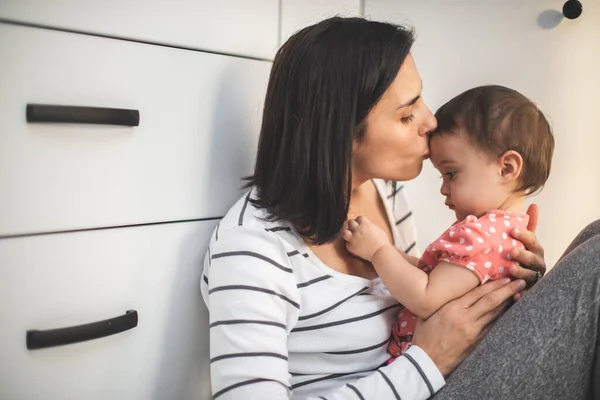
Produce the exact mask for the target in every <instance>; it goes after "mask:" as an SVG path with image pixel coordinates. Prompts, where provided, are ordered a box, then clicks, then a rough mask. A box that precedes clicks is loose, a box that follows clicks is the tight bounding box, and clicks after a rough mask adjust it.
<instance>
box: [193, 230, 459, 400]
mask: <svg viewBox="0 0 600 400" xmlns="http://www.w3.org/2000/svg"><path fill="white" fill-rule="evenodd" d="M202 292H203V296H204V299H205V302H206V304H207V306H208V309H209V315H210V359H211V361H210V362H211V382H212V385H211V389H212V395H213V398H214V399H219V400H224V399H240V398H243V399H245V400H253V399H261V400H262V399H289V398H290V397H291V395H292V390H293V388H292V387H291V381H290V374H289V372H288V357H289V354H288V349H287V340H288V334H289V332H290V331H291V329H292V328H293V327H294V326H295V324H296V322H297V320H298V315H299V307H301V298H300V297H299V292H298V288H297V282H296V281H295V278H294V274H293V271H292V265H291V264H290V262H289V259H288V256H287V253H286V250H285V248H284V247H283V245H282V244H281V242H279V239H278V238H277V237H276V236H275V235H273V234H271V233H269V232H265V231H264V230H262V231H261V230H260V229H249V228H246V227H243V226H242V227H235V228H229V229H226V230H221V231H220V232H219V239H218V240H216V238H215V237H213V239H212V241H211V243H210V246H209V254H207V257H206V259H205V272H204V276H203V278H202ZM423 343H427V341H423ZM453 351H456V350H454V349H453ZM340 368H343V366H341V365H340ZM314 369H315V370H316V371H318V370H319V366H315V367H314ZM443 385H444V378H443V377H442V375H441V373H440V372H439V371H438V369H437V367H436V365H435V364H434V362H433V361H432V360H431V359H430V358H429V357H428V356H427V354H426V353H425V352H424V351H423V350H421V349H420V348H419V347H418V346H413V347H412V348H410V349H409V350H408V351H407V352H406V353H405V355H403V356H402V357H400V358H398V359H397V360H396V361H395V362H394V363H392V364H391V365H388V366H385V367H383V368H380V369H379V370H377V371H374V372H373V373H372V374H370V375H369V376H367V377H365V378H362V379H360V380H358V381H357V382H355V383H353V384H352V385H345V386H343V387H341V388H340V389H338V390H336V391H334V392H330V393H323V394H321V396H322V397H321V398H323V397H325V398H327V399H328V400H335V399H338V400H356V399H357V398H360V397H359V396H358V395H357V393H360V396H362V397H364V398H365V399H369V398H397V396H400V397H401V398H402V399H426V398H428V397H430V396H431V395H432V394H433V393H435V392H437V391H438V390H439V389H440V388H441V387H442V386H443ZM317 398H318V396H317ZM317 398H314V399H311V400H316V399H317Z"/></svg>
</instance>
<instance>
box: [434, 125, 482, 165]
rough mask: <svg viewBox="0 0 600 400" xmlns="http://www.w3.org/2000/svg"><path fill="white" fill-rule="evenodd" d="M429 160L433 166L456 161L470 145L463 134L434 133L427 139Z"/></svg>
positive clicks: (467, 150)
mask: <svg viewBox="0 0 600 400" xmlns="http://www.w3.org/2000/svg"><path fill="white" fill-rule="evenodd" d="M429 148H430V152H431V154H430V157H429V158H430V160H431V162H432V164H433V166H434V167H436V168H439V166H440V164H443V163H450V162H453V163H458V162H460V160H461V159H464V158H465V157H466V156H467V153H468V152H469V150H471V149H472V146H471V145H470V144H469V143H468V141H467V140H466V138H465V137H464V135H461V134H457V133H444V132H440V133H435V134H433V135H431V137H430V139H429Z"/></svg>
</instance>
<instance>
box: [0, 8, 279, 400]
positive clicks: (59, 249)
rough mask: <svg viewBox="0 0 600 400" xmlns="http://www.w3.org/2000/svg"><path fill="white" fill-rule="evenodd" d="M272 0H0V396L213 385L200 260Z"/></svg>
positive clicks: (144, 397)
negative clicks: (202, 296)
mask: <svg viewBox="0 0 600 400" xmlns="http://www.w3.org/2000/svg"><path fill="white" fill-rule="evenodd" d="M250 3H252V6H250ZM278 7H279V3H278V0H260V1H256V0H253V1H252V2H247V1H244V0H226V1H219V2H212V1H163V0H151V1H149V0H146V1H143V2H141V1H121V0H120V1H110V0H108V1H100V0H94V1H92V0H89V1H83V0H71V1H51V2H50V1H23V0H19V1H5V0H0V19H2V22H0V321H1V322H0V360H1V362H0V399H2V400H71V399H72V400H75V399H78V400H79V399H85V400H106V399H124V400H125V399H127V400H159V399H160V400H162V399H182V400H184V399H186V400H187V399H200V400H202V399H208V398H210V386H209V378H208V371H209V367H210V366H209V357H208V326H207V325H208V324H207V312H206V308H205V306H204V303H203V301H202V298H201V296H200V291H199V284H200V276H201V272H202V271H201V269H202V259H203V257H204V252H205V251H206V245H207V243H208V240H209V237H210V235H211V234H212V232H213V229H214V227H215V226H216V224H217V222H218V219H219V217H220V216H222V215H223V214H224V213H225V212H226V211H227V209H228V208H229V206H230V205H231V204H233V202H235V200H237V198H238V197H239V196H241V194H242V191H241V189H240V187H241V186H242V185H243V182H242V180H241V179H240V178H241V177H242V176H246V175H248V174H250V173H251V172H252V167H253V164H254V153H255V149H256V144H257V138H258V132H259V128H260V118H261V111H262V103H263V101H264V94H265V91H266V85H267V80H268V76H269V71H270V68H271V62H270V60H269V59H270V58H271V57H272V55H273V51H274V49H275V48H276V47H277V43H278V34H279V33H278V24H279V22H278ZM48 106H53V107H48ZM64 106H78V107H91V108H83V109H82V108H65V107H64ZM106 108H109V109H112V110H106ZM49 121H55V122H49ZM69 121H78V122H79V123H72V122H69ZM128 311H129V313H128V314H126V313H127V312H128ZM82 325H83V326H82ZM63 328H66V329H63ZM57 329H63V330H60V331H57ZM28 332H29V335H27V333H28ZM80 340H81V341H80ZM78 341H79V342H78ZM59 343H66V344H63V345H59V346H56V344H59ZM28 347H29V348H28ZM35 347H39V348H35Z"/></svg>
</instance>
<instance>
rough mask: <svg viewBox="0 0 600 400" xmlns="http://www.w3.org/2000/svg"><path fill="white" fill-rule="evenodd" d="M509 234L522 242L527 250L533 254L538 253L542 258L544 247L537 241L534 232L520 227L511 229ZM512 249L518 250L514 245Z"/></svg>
mask: <svg viewBox="0 0 600 400" xmlns="http://www.w3.org/2000/svg"><path fill="white" fill-rule="evenodd" d="M511 235H512V237H514V238H515V239H517V240H520V241H521V242H523V244H524V245H525V248H526V249H527V250H528V251H531V252H533V253H534V254H536V255H538V256H539V257H541V258H544V248H543V247H542V245H541V244H540V242H539V241H538V239H537V236H536V235H535V233H534V232H532V231H529V230H527V231H523V230H521V229H513V230H512V232H511ZM514 249H517V250H520V249H519V248H518V247H515V248H514ZM514 249H513V250H514ZM511 255H513V254H512V253H511Z"/></svg>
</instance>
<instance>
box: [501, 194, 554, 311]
mask: <svg viewBox="0 0 600 400" xmlns="http://www.w3.org/2000/svg"><path fill="white" fill-rule="evenodd" d="M527 214H529V223H528V224H527V230H526V231H521V230H519V229H515V230H513V232H512V236H513V237H514V238H515V239H517V240H520V241H521V242H523V244H524V245H525V248H526V249H527V250H521V249H519V248H517V247H515V248H513V249H512V251H511V252H510V255H511V257H512V258H513V259H514V260H516V261H518V262H519V264H521V265H522V266H523V267H519V266H516V265H515V266H512V267H511V268H510V270H509V272H510V273H511V275H512V276H513V277H514V278H515V279H523V280H525V281H526V282H527V286H528V287H531V286H533V285H534V284H535V283H536V282H537V281H538V279H539V277H540V276H543V275H544V274H545V273H546V263H545V262H544V248H543V247H542V245H540V242H538V240H537V237H536V235H535V231H536V229H537V224H538V214H539V209H538V205H537V204H532V205H530V206H529V208H528V209H527ZM538 272H539V275H538ZM519 297H520V296H517V297H516V298H515V300H518V298H519Z"/></svg>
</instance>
